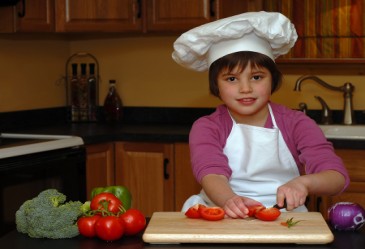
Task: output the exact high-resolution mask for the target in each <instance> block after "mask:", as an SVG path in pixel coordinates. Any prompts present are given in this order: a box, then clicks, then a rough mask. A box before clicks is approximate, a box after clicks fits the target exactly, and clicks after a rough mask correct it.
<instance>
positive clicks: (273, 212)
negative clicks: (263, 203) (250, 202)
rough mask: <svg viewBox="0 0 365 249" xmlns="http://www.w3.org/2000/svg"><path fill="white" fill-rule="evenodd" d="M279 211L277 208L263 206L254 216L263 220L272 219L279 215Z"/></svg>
mask: <svg viewBox="0 0 365 249" xmlns="http://www.w3.org/2000/svg"><path fill="white" fill-rule="evenodd" d="M280 214H281V212H280V210H279V209H277V208H274V207H272V208H265V209H261V210H259V211H258V212H256V214H255V217H256V218H257V219H259V220H263V221H273V220H276V219H277V218H278V217H279V216H280Z"/></svg>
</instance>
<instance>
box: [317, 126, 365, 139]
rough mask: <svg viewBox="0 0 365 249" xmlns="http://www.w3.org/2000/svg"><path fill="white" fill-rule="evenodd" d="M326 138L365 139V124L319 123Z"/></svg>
mask: <svg viewBox="0 0 365 249" xmlns="http://www.w3.org/2000/svg"><path fill="white" fill-rule="evenodd" d="M319 127H320V128H321V129H322V131H323V133H324V135H325V136H326V138H330V139H331V138H332V139H348V140H365V125H319Z"/></svg>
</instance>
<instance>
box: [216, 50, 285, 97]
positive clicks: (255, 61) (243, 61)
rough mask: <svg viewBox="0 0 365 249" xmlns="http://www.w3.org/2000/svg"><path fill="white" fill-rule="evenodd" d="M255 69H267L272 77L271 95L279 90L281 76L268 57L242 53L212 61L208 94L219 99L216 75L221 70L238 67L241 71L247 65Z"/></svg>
mask: <svg viewBox="0 0 365 249" xmlns="http://www.w3.org/2000/svg"><path fill="white" fill-rule="evenodd" d="M249 63H250V64H251V65H252V66H257V67H265V68H267V69H268V70H269V71H270V73H271V76H272V85H271V93H273V92H275V91H276V90H278V89H279V86H280V84H281V80H282V74H281V72H280V71H279V69H278V68H277V66H276V64H275V62H274V61H273V60H272V59H271V58H269V57H268V56H266V55H264V54H260V53H256V52H250V51H242V52H236V53H232V54H228V55H226V56H224V57H222V58H219V59H218V60H216V61H214V62H213V63H212V65H210V68H209V89H210V93H211V94H213V95H214V96H216V97H219V89H218V82H217V79H218V74H219V73H220V72H221V71H222V70H223V69H226V68H227V69H228V70H229V71H232V70H233V69H234V68H235V67H236V66H239V67H240V68H241V69H242V71H243V70H244V69H245V68H246V66H247V65H248V64H249Z"/></svg>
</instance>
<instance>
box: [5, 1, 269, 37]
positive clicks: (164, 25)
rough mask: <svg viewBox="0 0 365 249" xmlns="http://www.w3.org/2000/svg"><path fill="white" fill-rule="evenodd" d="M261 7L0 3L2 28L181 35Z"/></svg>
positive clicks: (167, 3)
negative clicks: (7, 5)
mask: <svg viewBox="0 0 365 249" xmlns="http://www.w3.org/2000/svg"><path fill="white" fill-rule="evenodd" d="M261 7H262V4H261V1H252V0H251V1H250V0H248V1H242V0H27V1H20V2H19V3H18V4H17V5H16V6H10V7H0V32H2V33H12V32H34V33H37V32H38V33H39V32H58V33H95V32H96V33H101V32H108V33H149V32H170V33H171V32H176V33H182V32H184V31H187V30H189V29H191V28H193V27H196V26H199V25H201V24H204V23H207V22H211V21H214V20H217V19H219V18H223V17H226V16H230V15H234V14H238V13H242V12H245V11H254V10H258V9H260V8H261Z"/></svg>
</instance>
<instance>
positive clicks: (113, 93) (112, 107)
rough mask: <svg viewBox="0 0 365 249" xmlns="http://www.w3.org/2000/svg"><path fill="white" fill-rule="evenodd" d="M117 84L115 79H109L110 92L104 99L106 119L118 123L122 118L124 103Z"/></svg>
mask: <svg viewBox="0 0 365 249" xmlns="http://www.w3.org/2000/svg"><path fill="white" fill-rule="evenodd" d="M115 84H116V81H115V80H109V92H108V94H107V96H106V98H105V101H104V112H105V120H106V121H107V122H109V123H117V122H119V121H121V120H122V108H123V104H122V100H121V98H120V96H119V94H118V92H117V89H116V88H115Z"/></svg>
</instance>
